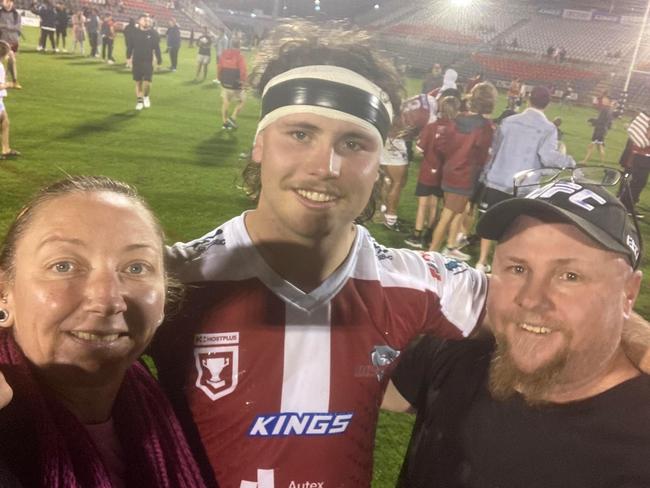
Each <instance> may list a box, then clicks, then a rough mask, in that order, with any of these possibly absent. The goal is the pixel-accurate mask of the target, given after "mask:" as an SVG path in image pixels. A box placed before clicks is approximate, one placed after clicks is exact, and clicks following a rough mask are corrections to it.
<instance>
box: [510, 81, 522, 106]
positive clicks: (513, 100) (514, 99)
mask: <svg viewBox="0 0 650 488" xmlns="http://www.w3.org/2000/svg"><path fill="white" fill-rule="evenodd" d="M520 96H521V78H518V77H517V78H515V79H513V80H512V81H511V82H510V87H509V88H508V103H507V108H508V109H510V110H513V111H514V110H515V107H516V106H517V103H518V102H519V100H520V98H519V97H520Z"/></svg>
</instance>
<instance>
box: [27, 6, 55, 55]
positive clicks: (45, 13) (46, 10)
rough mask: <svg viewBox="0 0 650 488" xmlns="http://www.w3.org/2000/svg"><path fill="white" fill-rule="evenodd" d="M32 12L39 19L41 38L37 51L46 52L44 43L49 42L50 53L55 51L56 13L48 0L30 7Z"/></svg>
mask: <svg viewBox="0 0 650 488" xmlns="http://www.w3.org/2000/svg"><path fill="white" fill-rule="evenodd" d="M31 10H32V12H34V13H35V14H36V15H38V16H39V17H40V18H41V36H40V38H39V40H38V46H37V47H36V50H37V51H43V52H47V47H46V43H47V40H48V39H49V40H50V44H51V45H52V52H54V51H55V49H56V45H55V42H54V32H55V31H56V11H55V10H54V7H53V6H52V2H51V1H50V0H43V3H41V4H36V3H34V4H33V5H32V9H31Z"/></svg>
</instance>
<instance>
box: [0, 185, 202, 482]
mask: <svg viewBox="0 0 650 488" xmlns="http://www.w3.org/2000/svg"><path fill="white" fill-rule="evenodd" d="M167 288H168V287H167V280H166V276H165V269H164V263H163V233H162V231H161V228H160V225H159V224H158V223H157V221H156V220H155V217H154V216H153V214H152V213H151V211H150V210H149V209H148V208H147V206H146V205H145V203H144V202H143V201H142V200H141V199H140V198H139V197H138V196H137V194H136V193H135V191H134V190H133V189H132V188H130V187H129V186H127V185H125V184H122V183H119V182H116V181H113V180H110V179H108V178H103V177H98V178H90V177H71V178H68V179H66V180H63V181H60V182H58V183H55V184H53V185H51V186H49V187H47V188H45V189H44V190H42V191H41V192H40V193H39V194H38V195H37V196H36V197H35V198H34V199H33V200H32V201H31V202H30V203H29V204H28V205H27V206H26V207H25V208H24V209H23V210H22V211H21V212H20V213H19V214H18V217H17V218H16V220H15V222H14V223H13V225H12V226H11V227H10V229H9V232H8V234H7V237H6V239H5V241H4V243H3V246H2V248H1V249H0V326H2V329H1V330H0V370H1V371H2V373H4V375H5V376H6V378H7V382H8V383H9V385H11V387H12V388H13V400H12V401H11V402H10V403H9V405H8V406H7V407H5V408H4V409H2V410H1V411H0V436H1V437H0V438H1V439H2V442H1V443H0V458H1V459H3V460H5V461H6V463H7V465H8V467H9V469H10V470H11V471H12V472H13V474H14V475H15V476H16V477H17V478H18V479H19V480H20V482H21V483H22V484H23V485H24V486H36V487H48V488H50V487H66V488H68V487H70V488H74V487H82V486H83V487H93V488H94V487H107V488H108V487H111V486H114V487H131V486H133V487H136V486H137V487H194V486H198V487H202V486H204V484H203V482H202V481H201V479H200V475H199V471H198V468H197V466H196V464H195V462H194V460H193V458H192V456H191V454H190V451H189V448H188V446H187V443H186V441H185V439H184V438H183V435H182V433H181V430H180V427H179V424H178V422H177V420H176V419H175V417H174V415H173V412H172V409H171V407H170V405H169V403H168V401H167V400H166V398H165V397H164V395H163V394H162V392H161V391H160V389H159V387H158V385H157V384H156V382H155V381H154V380H153V378H152V377H151V376H150V375H149V373H148V372H147V370H146V369H145V368H144V367H142V366H141V365H140V364H138V363H137V362H136V360H137V358H138V357H139V356H140V354H141V353H142V351H143V350H144V349H145V347H146V346H147V345H148V343H149V341H150V340H151V338H152V337H153V334H154V332H155V331H156V329H157V327H158V326H159V324H160V322H161V321H162V319H163V315H164V306H165V296H166V291H167Z"/></svg>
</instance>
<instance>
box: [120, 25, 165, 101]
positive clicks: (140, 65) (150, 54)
mask: <svg viewBox="0 0 650 488" xmlns="http://www.w3.org/2000/svg"><path fill="white" fill-rule="evenodd" d="M138 26H139V27H138V29H137V30H136V31H135V32H134V33H133V42H132V43H131V49H130V50H129V52H127V57H128V58H130V59H131V63H132V66H133V80H134V81H135V96H136V99H137V100H136V104H135V109H136V110H138V111H139V110H142V109H143V108H149V107H151V99H150V98H149V92H150V91H151V81H152V78H153V58H154V55H155V56H156V61H157V62H158V66H160V65H161V64H162V55H161V54H160V36H159V35H158V32H156V31H155V30H154V29H152V26H153V22H152V19H151V17H149V15H147V14H142V15H141V16H140V18H139V19H138Z"/></svg>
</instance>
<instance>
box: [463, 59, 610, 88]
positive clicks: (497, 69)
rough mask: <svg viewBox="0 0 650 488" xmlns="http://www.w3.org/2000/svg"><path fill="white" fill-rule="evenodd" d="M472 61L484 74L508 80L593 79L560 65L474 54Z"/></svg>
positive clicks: (584, 72) (586, 72)
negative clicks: (503, 77)
mask: <svg viewBox="0 0 650 488" xmlns="http://www.w3.org/2000/svg"><path fill="white" fill-rule="evenodd" d="M472 59H473V60H474V61H475V62H476V64H478V65H479V66H481V67H482V68H483V70H484V71H486V72H491V73H495V74H499V75H501V76H505V77H509V78H521V79H522V80H535V81H538V82H549V83H551V82H556V81H568V80H582V79H589V78H595V77H596V76H597V75H596V74H594V73H593V72H591V71H585V70H580V69H576V68H572V67H569V66H564V65H561V64H552V63H544V62H539V61H538V62H530V61H523V60H518V59H512V58H505V57H498V56H492V55H489V54H474V55H472Z"/></svg>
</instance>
